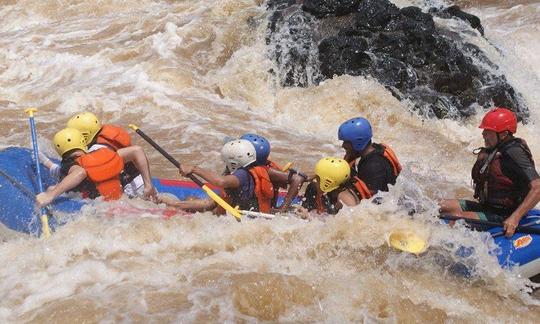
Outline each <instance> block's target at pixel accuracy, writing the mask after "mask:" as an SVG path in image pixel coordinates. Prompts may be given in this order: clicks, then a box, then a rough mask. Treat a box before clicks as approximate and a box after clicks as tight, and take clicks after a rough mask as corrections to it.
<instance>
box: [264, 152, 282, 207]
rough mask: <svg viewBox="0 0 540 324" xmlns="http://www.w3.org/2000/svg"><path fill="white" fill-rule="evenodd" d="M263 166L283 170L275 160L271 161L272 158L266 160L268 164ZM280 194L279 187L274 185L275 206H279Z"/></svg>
mask: <svg viewBox="0 0 540 324" xmlns="http://www.w3.org/2000/svg"><path fill="white" fill-rule="evenodd" d="M263 167H265V168H266V169H267V170H268V169H274V170H277V171H281V170H282V168H281V166H279V165H278V164H277V163H275V162H274V161H270V160H266V165H265V166H263ZM278 196H279V187H278V186H275V187H274V197H273V198H272V206H274V207H277V199H278Z"/></svg>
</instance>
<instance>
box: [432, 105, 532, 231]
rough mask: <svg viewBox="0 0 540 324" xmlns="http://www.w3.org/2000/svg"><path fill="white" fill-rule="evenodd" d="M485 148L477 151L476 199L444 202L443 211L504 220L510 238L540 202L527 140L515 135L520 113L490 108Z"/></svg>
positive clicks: (483, 125) (474, 172)
mask: <svg viewBox="0 0 540 324" xmlns="http://www.w3.org/2000/svg"><path fill="white" fill-rule="evenodd" d="M479 128H482V129H483V131H482V137H483V138H484V143H485V147H483V148H480V149H478V150H475V152H474V153H475V154H477V156H478V157H477V160H476V163H475V164H474V166H473V168H472V172H471V175H472V179H473V183H474V198H476V199H477V201H471V200H458V199H449V200H443V201H442V202H441V203H440V207H441V209H440V211H441V213H443V214H452V215H455V216H459V217H464V218H473V219H481V220H487V221H492V222H503V224H504V230H505V234H506V236H507V237H511V236H512V235H514V232H515V230H516V227H517V226H518V224H519V221H520V220H521V218H522V217H523V215H525V214H526V213H527V212H528V211H529V210H530V209H532V208H534V206H536V204H537V203H538V202H539V201H540V176H539V175H538V172H537V171H536V169H535V166H534V160H533V157H532V154H531V151H530V150H529V147H528V146H527V143H526V142H525V141H524V140H523V139H521V138H517V137H514V134H515V133H516V131H517V119H516V115H515V114H514V113H513V112H512V111H510V110H508V109H506V108H494V109H492V110H491V111H489V112H488V113H487V114H486V115H485V116H484V118H483V119H482V122H481V124H480V126H479Z"/></svg>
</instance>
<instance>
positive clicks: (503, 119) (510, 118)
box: [479, 108, 517, 134]
mask: <svg viewBox="0 0 540 324" xmlns="http://www.w3.org/2000/svg"><path fill="white" fill-rule="evenodd" d="M479 128H482V129H487V130H492V131H495V132H497V133H500V132H504V131H509V132H510V133H512V134H514V133H515V132H516V131H517V119H516V115H515V114H514V113H513V112H511V111H510V110H508V109H506V108H493V109H491V110H490V111H489V112H488V113H487V114H486V115H485V116H484V118H483V119H482V122H481V123H480V126H479Z"/></svg>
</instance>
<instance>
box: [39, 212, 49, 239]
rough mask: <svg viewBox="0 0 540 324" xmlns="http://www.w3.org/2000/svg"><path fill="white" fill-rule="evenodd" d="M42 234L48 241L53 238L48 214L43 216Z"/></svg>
mask: <svg viewBox="0 0 540 324" xmlns="http://www.w3.org/2000/svg"><path fill="white" fill-rule="evenodd" d="M41 233H42V234H43V236H44V237H45V238H46V239H47V238H49V237H51V229H50V228H49V217H47V214H43V215H41Z"/></svg>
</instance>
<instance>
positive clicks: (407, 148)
mask: <svg viewBox="0 0 540 324" xmlns="http://www.w3.org/2000/svg"><path fill="white" fill-rule="evenodd" d="M425 2H426V1H406V0H399V1H395V3H396V4H397V5H399V6H406V5H410V4H417V5H424V3H425ZM431 3H434V2H433V1H431ZM458 3H459V4H460V5H462V6H463V7H464V8H466V10H467V11H469V12H471V13H473V14H475V15H478V16H479V17H480V18H481V20H482V23H483V25H484V28H485V31H486V38H481V37H479V36H478V35H476V36H475V35H474V34H473V33H469V34H470V35H469V36H468V37H469V38H470V41H472V42H474V43H475V44H477V45H478V46H480V47H481V48H482V49H483V50H484V51H485V52H486V53H488V56H489V57H490V59H491V60H492V61H494V62H496V63H497V64H498V65H499V66H500V69H501V71H502V72H503V73H504V74H505V75H506V77H507V79H508V80H509V82H510V84H511V85H513V86H514V87H515V88H516V89H517V90H518V91H519V92H521V93H522V94H523V97H524V99H525V100H526V102H527V104H528V106H529V108H530V110H531V122H530V123H529V124H527V125H521V124H520V125H519V127H518V136H520V137H524V138H525V139H527V141H528V143H529V146H530V147H531V149H532V151H533V155H534V156H535V157H536V158H537V159H538V158H539V157H540V140H538V138H539V133H540V132H539V131H538V129H537V127H536V125H537V124H538V122H540V94H539V92H538V89H540V56H539V55H538V53H539V52H540V30H539V29H540V23H539V22H540V2H539V1H525V0H521V1H487V0H481V1H467V0H463V1H458ZM267 18H268V14H267V12H266V11H265V6H264V3H263V1H259V0H222V1H212V0H201V1H143V0H138V1H135V0H131V1H130V0H122V1H113V0H103V1H101V0H91V1H60V0H20V1H16V0H11V1H10V0H7V1H2V5H1V6H0V21H1V22H2V24H0V114H1V120H2V124H3V126H2V127H1V128H0V138H1V140H0V145H1V146H2V147H6V146H13V145H17V146H27V147H29V146H30V136H29V129H28V122H27V119H26V116H25V114H24V113H23V108H24V107H29V106H34V107H38V108H39V112H38V113H37V115H36V123H37V128H38V133H39V144H40V148H41V149H42V150H43V151H44V152H46V153H49V154H50V155H52V156H54V150H53V148H52V146H51V143H50V139H51V137H52V135H53V134H54V133H55V132H56V131H57V130H59V129H60V128H62V127H63V125H64V123H65V122H66V121H67V119H68V118H69V117H70V116H71V115H73V114H75V113H76V112H78V111H81V110H91V111H93V112H95V113H96V114H97V115H98V116H99V117H100V118H101V119H102V120H103V121H104V122H107V123H114V124H119V125H127V124H129V123H135V124H137V125H139V126H140V127H141V129H143V130H144V131H145V132H146V133H147V134H148V135H150V136H151V137H153V138H154V139H155V140H156V141H157V142H158V143H160V144H161V145H162V146H163V147H164V148H165V149H166V150H167V151H169V152H170V153H171V154H172V155H173V156H175V157H176V158H177V159H178V160H179V161H181V162H188V161H189V163H192V164H197V165H201V166H203V167H207V168H211V169H214V170H216V171H217V170H221V169H222V168H223V165H222V162H221V160H220V157H219V151H220V147H221V145H222V143H223V140H224V138H226V137H228V136H230V137H235V136H239V135H242V134H243V133H246V132H256V133H258V134H260V135H263V136H265V137H267V138H268V139H269V140H270V142H271V144H272V154H271V156H272V159H273V160H275V161H277V162H281V163H284V162H293V163H294V165H295V167H296V168H298V169H301V170H303V171H308V172H309V171H311V169H312V168H313V166H314V164H315V162H316V161H317V160H318V159H319V158H321V157H323V156H327V155H337V156H341V155H342V154H343V152H342V150H341V148H340V142H339V141H338V140H337V136H336V134H337V127H338V125H339V124H340V122H342V121H344V120H346V119H348V118H351V117H353V116H358V115H361V116H364V117H366V118H368V119H369V120H370V121H371V122H372V125H373V128H374V134H375V135H374V139H375V141H377V142H382V143H387V144H389V145H391V147H392V148H393V149H394V150H395V151H396V153H397V155H398V156H399V158H400V160H401V162H402V164H403V166H404V171H403V173H402V175H401V176H400V178H399V181H398V183H397V185H396V186H395V187H394V188H392V190H391V191H390V192H389V193H387V194H384V202H383V204H382V205H374V204H371V203H369V202H363V203H362V204H360V205H359V206H357V207H355V208H346V209H344V210H342V211H341V212H340V213H339V214H338V215H337V216H336V217H331V218H328V219H325V220H318V219H316V220H312V221H305V220H300V219H297V218H295V217H292V215H289V217H278V218H277V219H275V220H273V221H265V220H252V221H245V222H242V223H240V224H238V223H236V222H235V221H234V220H233V219H232V218H231V217H229V218H226V217H221V218H216V217H214V216H212V215H210V214H206V213H205V214H197V215H196V216H195V217H193V218H191V219H188V218H184V217H177V218H173V219H170V220H163V219H160V218H159V217H156V216H154V215H151V214H143V215H141V214H140V213H137V214H135V213H130V212H124V213H119V214H118V213H117V214H116V215H111V213H110V212H108V210H109V209H110V205H107V204H105V203H102V202H98V203H96V204H95V205H93V206H90V207H88V208H85V209H84V210H83V212H82V213H81V214H80V215H78V217H77V218H76V219H75V220H73V221H72V222H70V223H69V224H67V225H66V226H63V227H62V228H61V229H59V230H58V231H57V232H56V233H55V234H54V235H53V236H52V238H51V239H49V240H47V241H44V240H41V239H36V238H33V237H27V236H14V235H12V233H9V232H8V231H7V230H4V231H3V232H2V233H3V234H2V235H3V236H2V238H3V240H4V241H5V242H4V243H1V244H0V263H2V264H3V266H2V267H1V268H0V278H1V280H0V321H1V322H4V323H5V322H29V323H43V322H60V323H64V322H102V323H110V322H119V321H121V322H127V323H131V322H135V323H139V322H141V323H162V322H224V321H227V322H255V321H265V320H268V321H282V322H332V323H343V322H359V321H364V322H369V323H372V322H382V323H386V322H389V323H392V322H413V321H422V322H425V321H435V322H535V321H537V319H538V318H539V317H540V308H539V307H538V306H539V305H540V300H539V299H538V296H535V294H532V295H530V294H528V293H527V292H528V291H529V290H530V289H529V286H530V282H529V281H528V280H527V279H524V278H520V277H519V276H518V275H517V274H516V273H515V272H511V271H503V270H501V269H500V268H499V267H498V265H497V261H496V259H495V258H494V257H493V256H490V255H489V249H490V247H492V246H490V243H489V242H490V240H489V239H488V238H487V237H486V236H485V234H481V233H470V232H468V231H466V230H465V229H464V228H462V227H460V226H457V227H456V228H454V229H448V228H447V227H445V226H441V225H437V224H435V223H434V221H433V216H434V215H435V214H436V207H435V201H436V199H438V198H442V197H470V196H471V195H472V193H471V189H470V178H469V174H470V173H469V172H470V168H471V166H472V164H473V162H474V159H475V157H474V156H473V155H472V154H471V151H472V149H473V148H476V147H479V146H481V145H482V139H481V135H480V130H479V129H478V128H477V125H478V123H479V120H480V116H481V114H479V116H477V117H472V118H471V119H470V120H466V121H463V122H461V121H460V122H457V121H451V120H423V119H421V118H419V117H418V116H416V115H415V114H413V113H411V112H410V109H409V107H410V106H409V104H408V103H406V102H399V101H398V100H397V99H395V98H394V97H392V95H391V94H390V93H389V92H388V91H387V90H386V89H385V88H384V86H382V85H381V84H378V83H377V82H376V81H374V80H372V79H366V78H363V77H350V76H341V77H336V78H334V79H332V80H327V81H326V82H324V83H323V84H320V85H318V86H312V87H309V88H282V87H280V86H279V84H278V82H277V81H276V80H275V76H274V75H273V74H271V73H270V72H269V71H270V70H271V69H272V68H273V61H272V60H271V58H269V57H268V56H267V53H268V52H269V50H268V49H267V48H266V45H265V40H264V39H265V35H266V24H267ZM436 23H437V24H438V25H440V26H443V27H445V28H452V29H454V30H466V29H467V28H468V27H467V25H466V24H465V23H463V22H459V21H455V20H442V19H437V20H436ZM134 140H135V142H136V143H137V144H140V145H142V146H143V147H144V148H145V150H146V152H147V154H148V156H149V158H150V162H151V167H152V173H153V175H154V176H159V177H167V178H174V177H177V172H176V171H175V170H174V168H173V167H172V166H171V165H170V164H168V162H167V161H166V160H165V159H164V158H162V157H161V156H160V155H159V153H157V152H156V151H154V150H152V148H151V147H150V146H148V145H147V144H145V143H144V142H143V141H142V140H140V139H139V138H136V136H134ZM403 196H405V197H407V198H408V199H409V200H410V201H411V202H413V203H414V204H416V205H417V206H421V207H422V208H423V210H425V211H424V212H422V213H419V214H417V215H416V217H415V219H414V220H410V219H409V217H408V216H407V211H406V210H405V209H404V208H403V207H401V205H400V204H398V199H399V198H400V197H403ZM116 204H117V205H120V206H126V205H127V206H139V207H141V206H142V207H152V205H151V204H150V203H148V202H143V201H128V200H122V201H121V202H119V203H116ZM426 220H428V222H426ZM429 220H431V222H429ZM406 228H407V229H413V230H414V231H416V232H417V233H419V234H421V235H424V236H425V237H426V238H427V237H430V243H431V247H430V250H429V252H428V253H426V254H424V255H422V256H419V257H416V256H414V255H409V254H405V253H400V252H398V251H395V250H392V249H391V248H389V247H388V246H387V244H386V239H387V237H388V235H389V233H390V232H392V231H393V230H397V229H406ZM449 241H451V242H455V243H457V245H459V244H465V245H473V246H475V248H476V253H475V257H474V259H475V263H476V267H475V270H474V273H473V275H472V277H470V278H463V277H462V276H457V275H455V274H453V273H451V272H450V271H448V269H447V268H446V267H444V266H442V265H441V262H438V261H437V260H439V259H440V258H439V256H440V255H445V257H446V258H451V257H452V255H453V254H454V250H453V249H454V248H452V247H450V246H449V245H448V244H447V242H449ZM485 241H486V242H487V244H485V243H484V242H485ZM445 242H446V243H445Z"/></svg>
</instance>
